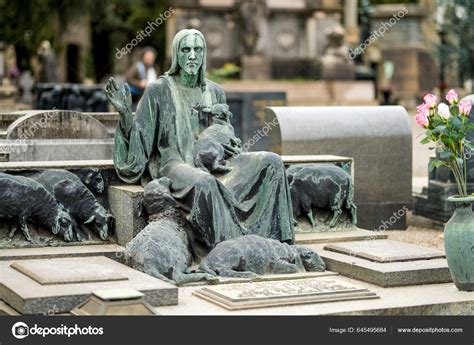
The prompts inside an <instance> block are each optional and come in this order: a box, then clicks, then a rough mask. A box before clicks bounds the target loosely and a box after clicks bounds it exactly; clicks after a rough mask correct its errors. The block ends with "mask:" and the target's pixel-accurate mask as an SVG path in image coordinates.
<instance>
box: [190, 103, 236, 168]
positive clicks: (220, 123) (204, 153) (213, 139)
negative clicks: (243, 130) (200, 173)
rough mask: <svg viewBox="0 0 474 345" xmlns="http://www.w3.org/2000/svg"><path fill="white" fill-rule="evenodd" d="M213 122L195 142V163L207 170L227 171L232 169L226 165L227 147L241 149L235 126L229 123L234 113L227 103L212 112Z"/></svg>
mask: <svg viewBox="0 0 474 345" xmlns="http://www.w3.org/2000/svg"><path fill="white" fill-rule="evenodd" d="M212 116H213V121H212V124H211V125H210V126H209V127H207V128H206V129H205V130H203V131H202V132H201V134H199V137H198V140H197V141H196V143H195V144H194V165H195V166H196V167H197V168H201V169H203V170H204V171H206V172H211V173H212V172H216V173H226V172H229V171H231V168H230V167H226V166H225V161H224V158H225V157H226V154H228V155H231V154H232V152H226V149H225V148H224V146H225V147H229V148H230V147H231V148H233V149H234V150H238V151H239V150H240V146H241V142H240V139H237V138H235V134H234V128H233V127H232V125H231V124H230V123H229V119H230V117H232V113H231V112H230V111H229V107H228V106H227V105H226V104H222V105H220V106H216V107H214V109H213V112H212Z"/></svg>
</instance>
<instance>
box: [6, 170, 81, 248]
mask: <svg viewBox="0 0 474 345" xmlns="http://www.w3.org/2000/svg"><path fill="white" fill-rule="evenodd" d="M0 218H7V219H13V220H18V224H19V225H20V229H21V231H22V232H23V235H24V236H25V237H26V239H27V240H28V241H32V238H31V235H30V232H29V229H28V224H27V223H28V221H31V222H33V223H37V224H39V225H42V226H44V227H46V228H48V229H50V230H51V232H52V233H53V234H55V235H57V234H60V235H61V236H63V238H64V240H65V241H68V242H69V241H72V239H73V232H72V227H73V221H72V219H71V217H70V216H69V214H68V212H67V211H66V210H65V209H64V208H63V207H62V206H61V205H60V204H59V203H58V202H57V201H56V200H55V198H54V197H53V196H52V195H51V193H49V192H48V191H47V190H46V189H45V188H44V187H43V186H42V185H41V184H39V183H38V182H36V181H34V180H32V179H30V178H27V177H23V176H13V175H8V174H5V173H0ZM16 231H17V226H16V224H14V225H13V228H12V231H11V232H10V238H12V237H13V236H14V235H15V232H16Z"/></svg>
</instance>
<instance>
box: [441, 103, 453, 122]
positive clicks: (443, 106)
mask: <svg viewBox="0 0 474 345" xmlns="http://www.w3.org/2000/svg"><path fill="white" fill-rule="evenodd" d="M438 114H439V116H441V117H442V118H443V119H447V118H449V117H450V116H451V112H450V111H449V106H448V105H447V104H445V103H440V104H439V105H438Z"/></svg>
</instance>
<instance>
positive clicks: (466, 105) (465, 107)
mask: <svg viewBox="0 0 474 345" xmlns="http://www.w3.org/2000/svg"><path fill="white" fill-rule="evenodd" d="M458 107H459V113H460V114H462V115H466V116H469V113H470V112H471V107H472V103H471V101H468V100H465V101H461V102H459V104H458Z"/></svg>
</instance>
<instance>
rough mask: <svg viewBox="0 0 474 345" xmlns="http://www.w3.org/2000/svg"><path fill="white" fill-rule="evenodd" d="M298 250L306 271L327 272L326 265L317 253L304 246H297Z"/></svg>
mask: <svg viewBox="0 0 474 345" xmlns="http://www.w3.org/2000/svg"><path fill="white" fill-rule="evenodd" d="M296 249H297V250H298V254H299V255H300V258H301V261H302V262H303V265H304V268H305V269H306V271H308V272H324V271H325V270H326V264H325V263H324V261H323V259H321V257H320V256H319V255H318V254H317V253H316V252H315V251H313V250H312V249H310V248H307V247H303V246H296Z"/></svg>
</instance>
